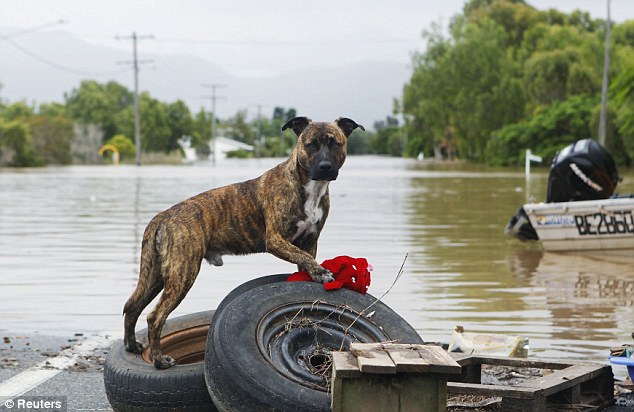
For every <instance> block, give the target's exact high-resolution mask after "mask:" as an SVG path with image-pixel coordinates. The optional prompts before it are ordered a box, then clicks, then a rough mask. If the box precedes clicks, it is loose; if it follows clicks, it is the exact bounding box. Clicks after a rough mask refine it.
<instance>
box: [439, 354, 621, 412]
mask: <svg viewBox="0 0 634 412" xmlns="http://www.w3.org/2000/svg"><path fill="white" fill-rule="evenodd" d="M452 355H454V358H455V359H456V361H457V362H458V364H459V365H460V366H461V367H462V374H461V376H460V377H459V378H456V377H451V378H450V382H448V383H447V393H448V394H449V395H458V394H460V395H476V396H491V397H501V398H502V405H501V406H502V410H503V411H516V412H542V411H546V410H553V409H554V410H556V409H559V408H562V410H563V408H564V407H568V408H570V407H571V406H577V407H579V408H578V409H577V408H575V409H574V410H575V411H592V410H597V409H599V408H601V407H603V406H605V405H607V404H610V403H612V402H613V401H614V375H613V374H612V368H611V367H610V366H609V365H600V364H590V363H580V364H572V363H570V362H563V361H546V360H527V359H516V358H498V357H489V356H487V357H485V356H465V355H463V354H452ZM482 365H496V366H507V367H512V368H536V369H550V370H553V373H551V374H548V375H545V376H543V377H539V378H533V379H528V380H525V381H523V382H521V383H519V384H517V385H514V386H506V385H483V384H482V383H481V378H482V375H481V366H482ZM567 410H570V409H567Z"/></svg>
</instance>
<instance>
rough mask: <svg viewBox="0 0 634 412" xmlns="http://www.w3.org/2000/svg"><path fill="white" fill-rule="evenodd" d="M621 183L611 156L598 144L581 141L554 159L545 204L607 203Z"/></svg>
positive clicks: (563, 150) (590, 140) (565, 149)
mask: <svg viewBox="0 0 634 412" xmlns="http://www.w3.org/2000/svg"><path fill="white" fill-rule="evenodd" d="M618 182H619V175H618V173H617V171H616V166H615V164H614V159H612V156H611V155H610V153H608V151H607V150H605V149H604V148H603V146H601V145H600V144H599V143H598V142H596V141H595V140H592V139H583V140H578V141H577V142H575V143H573V144H571V145H569V146H566V147H564V148H563V149H562V150H561V151H559V153H557V155H556V156H555V158H554V159H553V163H552V165H551V167H550V174H549V175H548V192H547V195H546V202H548V203H551V202H570V201H578V200H598V199H607V198H609V197H610V196H612V194H614V189H615V188H616V185H617V183H618Z"/></svg>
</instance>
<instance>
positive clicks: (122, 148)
mask: <svg viewBox="0 0 634 412" xmlns="http://www.w3.org/2000/svg"><path fill="white" fill-rule="evenodd" d="M106 144H111V145H113V146H114V147H116V148H117V150H118V151H119V158H120V159H121V160H131V159H134V158H135V157H136V146H135V145H134V142H133V141H132V139H130V138H128V137H126V136H125V135H122V134H117V135H114V136H112V137H111V138H110V139H108V141H107V142H106Z"/></svg>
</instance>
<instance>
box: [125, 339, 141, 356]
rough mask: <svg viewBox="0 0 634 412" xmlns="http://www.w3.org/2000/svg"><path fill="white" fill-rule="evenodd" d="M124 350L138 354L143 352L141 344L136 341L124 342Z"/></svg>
mask: <svg viewBox="0 0 634 412" xmlns="http://www.w3.org/2000/svg"><path fill="white" fill-rule="evenodd" d="M125 350H126V351H128V352H131V353H136V354H140V353H143V344H142V343H141V342H138V341H136V340H135V341H132V342H127V343H126V344H125Z"/></svg>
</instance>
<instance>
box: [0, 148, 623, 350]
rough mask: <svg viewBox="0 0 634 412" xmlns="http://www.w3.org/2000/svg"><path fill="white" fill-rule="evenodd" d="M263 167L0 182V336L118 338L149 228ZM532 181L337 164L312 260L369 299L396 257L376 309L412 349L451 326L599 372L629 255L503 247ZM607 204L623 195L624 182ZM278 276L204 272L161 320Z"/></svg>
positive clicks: (2, 173)
mask: <svg viewBox="0 0 634 412" xmlns="http://www.w3.org/2000/svg"><path fill="white" fill-rule="evenodd" d="M278 162H279V159H265V160H231V161H224V162H220V163H219V164H218V165H217V166H215V167H214V166H212V165H211V164H200V165H194V166H143V167H141V168H137V167H135V166H119V167H112V166H108V167H107V166H103V167H94V166H93V167H89V166H72V167H50V168H42V169H29V170H10V169H3V170H0V333H3V334H8V333H11V334H20V333H24V334H27V333H34V332H38V333H42V334H49V335H50V334H52V335H59V334H69V333H70V334H72V333H91V332H104V331H112V332H113V333H115V334H116V335H119V336H120V335H121V334H122V316H121V311H122V308H123V304H124V302H125V300H126V299H127V297H128V296H129V294H130V293H131V292H132V290H133V288H134V286H135V284H136V279H137V270H138V260H139V252H140V242H141V236H142V233H143V230H144V228H145V225H146V224H147V223H148V221H149V220H150V219H151V218H152V216H154V215H155V214H156V213H157V212H158V211H160V210H163V209H165V208H167V207H169V206H171V205H173V204H174V203H177V202H179V201H181V200H183V199H185V198H187V197H189V196H192V195H194V194H197V193H199V192H202V191H204V190H207V189H209V188H212V187H218V186H222V185H225V184H228V183H232V182H236V181H240V180H245V179H248V178H252V177H255V176H257V175H259V174H260V173H262V172H263V171H264V170H266V169H268V168H270V167H272V166H273V165H275V164H276V163H278ZM546 177H547V174H546V171H545V170H541V171H540V172H539V173H537V174H534V176H533V178H532V180H531V185H530V188H528V191H527V187H526V183H525V180H524V174H523V171H519V170H509V169H496V170H491V169H487V168H484V167H481V166H474V165H458V164H433V163H424V162H416V161H412V160H402V159H390V158H378V157H351V158H349V159H348V161H347V163H346V165H345V166H344V168H343V169H342V171H341V173H340V175H339V179H338V180H337V181H335V182H333V183H332V184H331V186H330V193H331V213H330V217H329V219H328V222H327V224H326V226H325V228H324V231H323V232H322V236H321V240H320V243H319V250H318V257H317V258H318V261H322V260H324V259H328V258H331V257H334V256H337V255H344V254H345V255H350V256H355V257H366V258H367V259H368V261H369V262H370V263H371V264H372V265H373V266H374V268H375V270H374V272H373V274H372V285H371V286H370V290H369V291H370V293H372V294H373V295H375V296H380V295H381V294H383V292H385V291H386V290H387V289H388V288H389V287H390V285H391V284H392V282H393V281H394V278H395V276H396V274H397V272H398V270H399V267H400V266H401V263H402V262H403V260H404V258H405V256H406V255H408V258H407V261H406V263H405V272H404V275H403V276H402V278H401V279H400V280H399V282H397V283H396V285H395V286H394V288H393V289H392V290H391V292H390V293H389V294H388V295H387V296H386V297H385V298H384V301H385V302H386V303H387V304H388V305H389V306H391V307H392V308H393V309H394V310H396V311H397V312H398V313H399V314H401V316H403V317H404V318H405V319H406V320H407V321H409V322H410V323H411V324H412V325H413V326H414V328H416V329H417V330H418V331H419V333H420V334H421V335H422V336H423V338H424V339H425V340H429V341H443V342H448V341H449V339H450V336H451V333H452V330H453V328H454V327H455V326H456V325H462V326H464V327H465V329H466V330H468V331H473V332H491V333H505V334H514V335H523V336H526V337H528V338H529V339H530V353H531V354H532V355H535V356H540V357H550V358H562V357H563V358H576V359H584V360H599V361H605V358H606V356H607V354H608V350H607V348H608V347H610V346H617V345H620V344H622V343H626V342H630V341H631V338H630V334H631V333H632V331H634V308H633V307H634V256H629V257H623V256H621V257H614V256H613V257H606V256H603V255H600V254H595V255H591V254H588V253H582V254H567V255H566V254H555V253H546V252H543V251H542V250H541V249H540V247H539V245H527V244H522V243H520V242H517V241H515V240H511V239H509V238H507V237H506V236H505V235H504V234H503V229H504V226H505V224H506V222H507V221H508V219H509V218H510V217H511V216H512V215H513V214H514V213H515V211H516V210H517V208H518V207H519V206H520V205H521V204H522V203H524V202H525V200H526V198H527V196H532V197H533V198H534V199H535V200H538V201H540V200H543V199H544V198H545V195H546ZM619 191H620V192H634V175H631V174H629V175H625V179H624V182H623V183H622V184H621V186H620V187H619ZM632 255H634V253H632ZM294 270H295V268H294V267H293V266H292V265H290V264H288V263H286V262H283V261H280V260H278V259H276V258H274V257H272V256H269V255H252V256H246V257H226V258H225V265H224V266H223V267H221V268H216V267H210V266H208V265H207V264H206V263H205V264H203V268H202V270H201V273H200V275H199V277H198V280H197V282H196V285H194V287H193V289H192V291H191V292H190V293H189V295H188V296H187V298H186V299H185V301H184V302H183V303H182V304H181V305H180V306H179V307H178V308H177V309H176V311H175V312H174V315H179V314H185V313H189V312H194V311H202V310H208V309H213V308H215V307H216V306H217V305H218V303H219V302H220V301H221V300H222V299H223V297H224V296H225V295H226V294H227V293H228V292H229V291H230V290H232V289H233V288H234V287H236V286H238V285H239V284H241V283H243V282H245V281H247V280H249V279H251V278H253V277H255V276H260V275H265V274H271V273H281V272H293V271H294ZM151 306H153V305H150V307H151ZM146 313H147V310H146ZM143 318H144V317H143ZM143 325H144V321H142V322H140V325H139V327H141V326H143Z"/></svg>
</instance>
